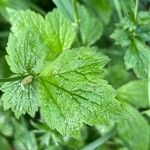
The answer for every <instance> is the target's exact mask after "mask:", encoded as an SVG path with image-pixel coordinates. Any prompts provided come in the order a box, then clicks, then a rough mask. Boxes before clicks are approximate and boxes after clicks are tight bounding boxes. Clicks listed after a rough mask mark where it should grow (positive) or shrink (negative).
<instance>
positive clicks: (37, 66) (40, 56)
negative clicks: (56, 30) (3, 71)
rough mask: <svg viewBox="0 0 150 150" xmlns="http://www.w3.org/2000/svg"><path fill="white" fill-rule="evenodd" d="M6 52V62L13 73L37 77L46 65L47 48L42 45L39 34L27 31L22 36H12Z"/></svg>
mask: <svg viewBox="0 0 150 150" xmlns="http://www.w3.org/2000/svg"><path fill="white" fill-rule="evenodd" d="M6 50H7V53H8V55H7V56H6V60H7V63H8V64H9V66H10V69H11V71H12V72H13V73H15V74H21V75H36V74H38V73H39V72H40V71H41V69H42V67H43V65H44V63H43V60H44V58H45V57H46V56H45V52H46V51H47V47H46V46H45V45H44V44H42V42H41V39H40V37H39V36H38V34H35V33H32V32H31V31H30V30H29V31H28V30H26V31H22V33H21V34H20V36H15V35H14V34H10V36H9V40H8V44H7V48H6Z"/></svg>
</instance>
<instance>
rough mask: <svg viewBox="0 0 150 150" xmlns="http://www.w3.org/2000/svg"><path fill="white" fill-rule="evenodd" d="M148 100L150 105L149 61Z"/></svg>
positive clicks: (149, 76)
mask: <svg viewBox="0 0 150 150" xmlns="http://www.w3.org/2000/svg"><path fill="white" fill-rule="evenodd" d="M148 101H149V107H150V63H149V69H148Z"/></svg>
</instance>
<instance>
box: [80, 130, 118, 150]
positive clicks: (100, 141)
mask: <svg viewBox="0 0 150 150" xmlns="http://www.w3.org/2000/svg"><path fill="white" fill-rule="evenodd" d="M115 133H116V129H115V128H113V129H111V130H110V131H109V132H108V133H106V134H105V135H104V136H102V137H100V138H98V139H97V140H95V141H94V142H92V143H90V144H89V145H87V146H85V147H84V148H83V149H82V150H94V149H96V148H97V147H98V146H100V145H102V144H104V143H105V142H106V141H107V140H108V139H109V138H110V137H112V136H113V135H115Z"/></svg>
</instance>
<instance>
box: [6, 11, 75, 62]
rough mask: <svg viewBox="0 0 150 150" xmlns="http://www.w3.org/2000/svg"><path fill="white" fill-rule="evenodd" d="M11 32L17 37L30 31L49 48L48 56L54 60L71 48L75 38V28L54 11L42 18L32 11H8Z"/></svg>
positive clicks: (59, 13)
mask: <svg viewBox="0 0 150 150" xmlns="http://www.w3.org/2000/svg"><path fill="white" fill-rule="evenodd" d="M8 13H9V16H10V22H11V24H12V28H11V30H12V32H13V33H14V34H15V35H17V36H19V35H20V33H21V32H22V31H24V30H27V29H29V30H31V31H32V32H34V33H35V34H38V36H39V37H40V38H41V39H42V42H43V43H45V44H46V45H47V46H48V48H49V55H50V58H51V59H54V58H55V57H57V56H58V55H59V53H60V52H61V51H63V50H65V49H68V48H70V47H71V45H72V43H73V42H74V40H75V38H76V30H75V27H74V26H73V25H72V24H71V22H69V21H68V20H67V19H66V18H65V17H64V16H63V15H62V14H61V12H59V10H57V9H55V10H53V11H52V12H50V13H48V14H47V16H46V17H45V20H44V18H43V17H42V16H41V15H39V14H36V13H35V12H33V11H30V10H26V11H22V10H20V11H14V10H10V9H9V10H8Z"/></svg>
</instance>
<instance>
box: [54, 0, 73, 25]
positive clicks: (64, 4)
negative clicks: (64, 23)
mask: <svg viewBox="0 0 150 150" xmlns="http://www.w3.org/2000/svg"><path fill="white" fill-rule="evenodd" d="M53 2H54V3H55V4H56V6H57V8H58V9H60V10H61V12H62V13H63V14H64V15H65V16H66V17H67V18H68V19H69V20H70V21H71V22H75V16H74V10H73V7H72V0H61V1H60V0H53Z"/></svg>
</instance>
